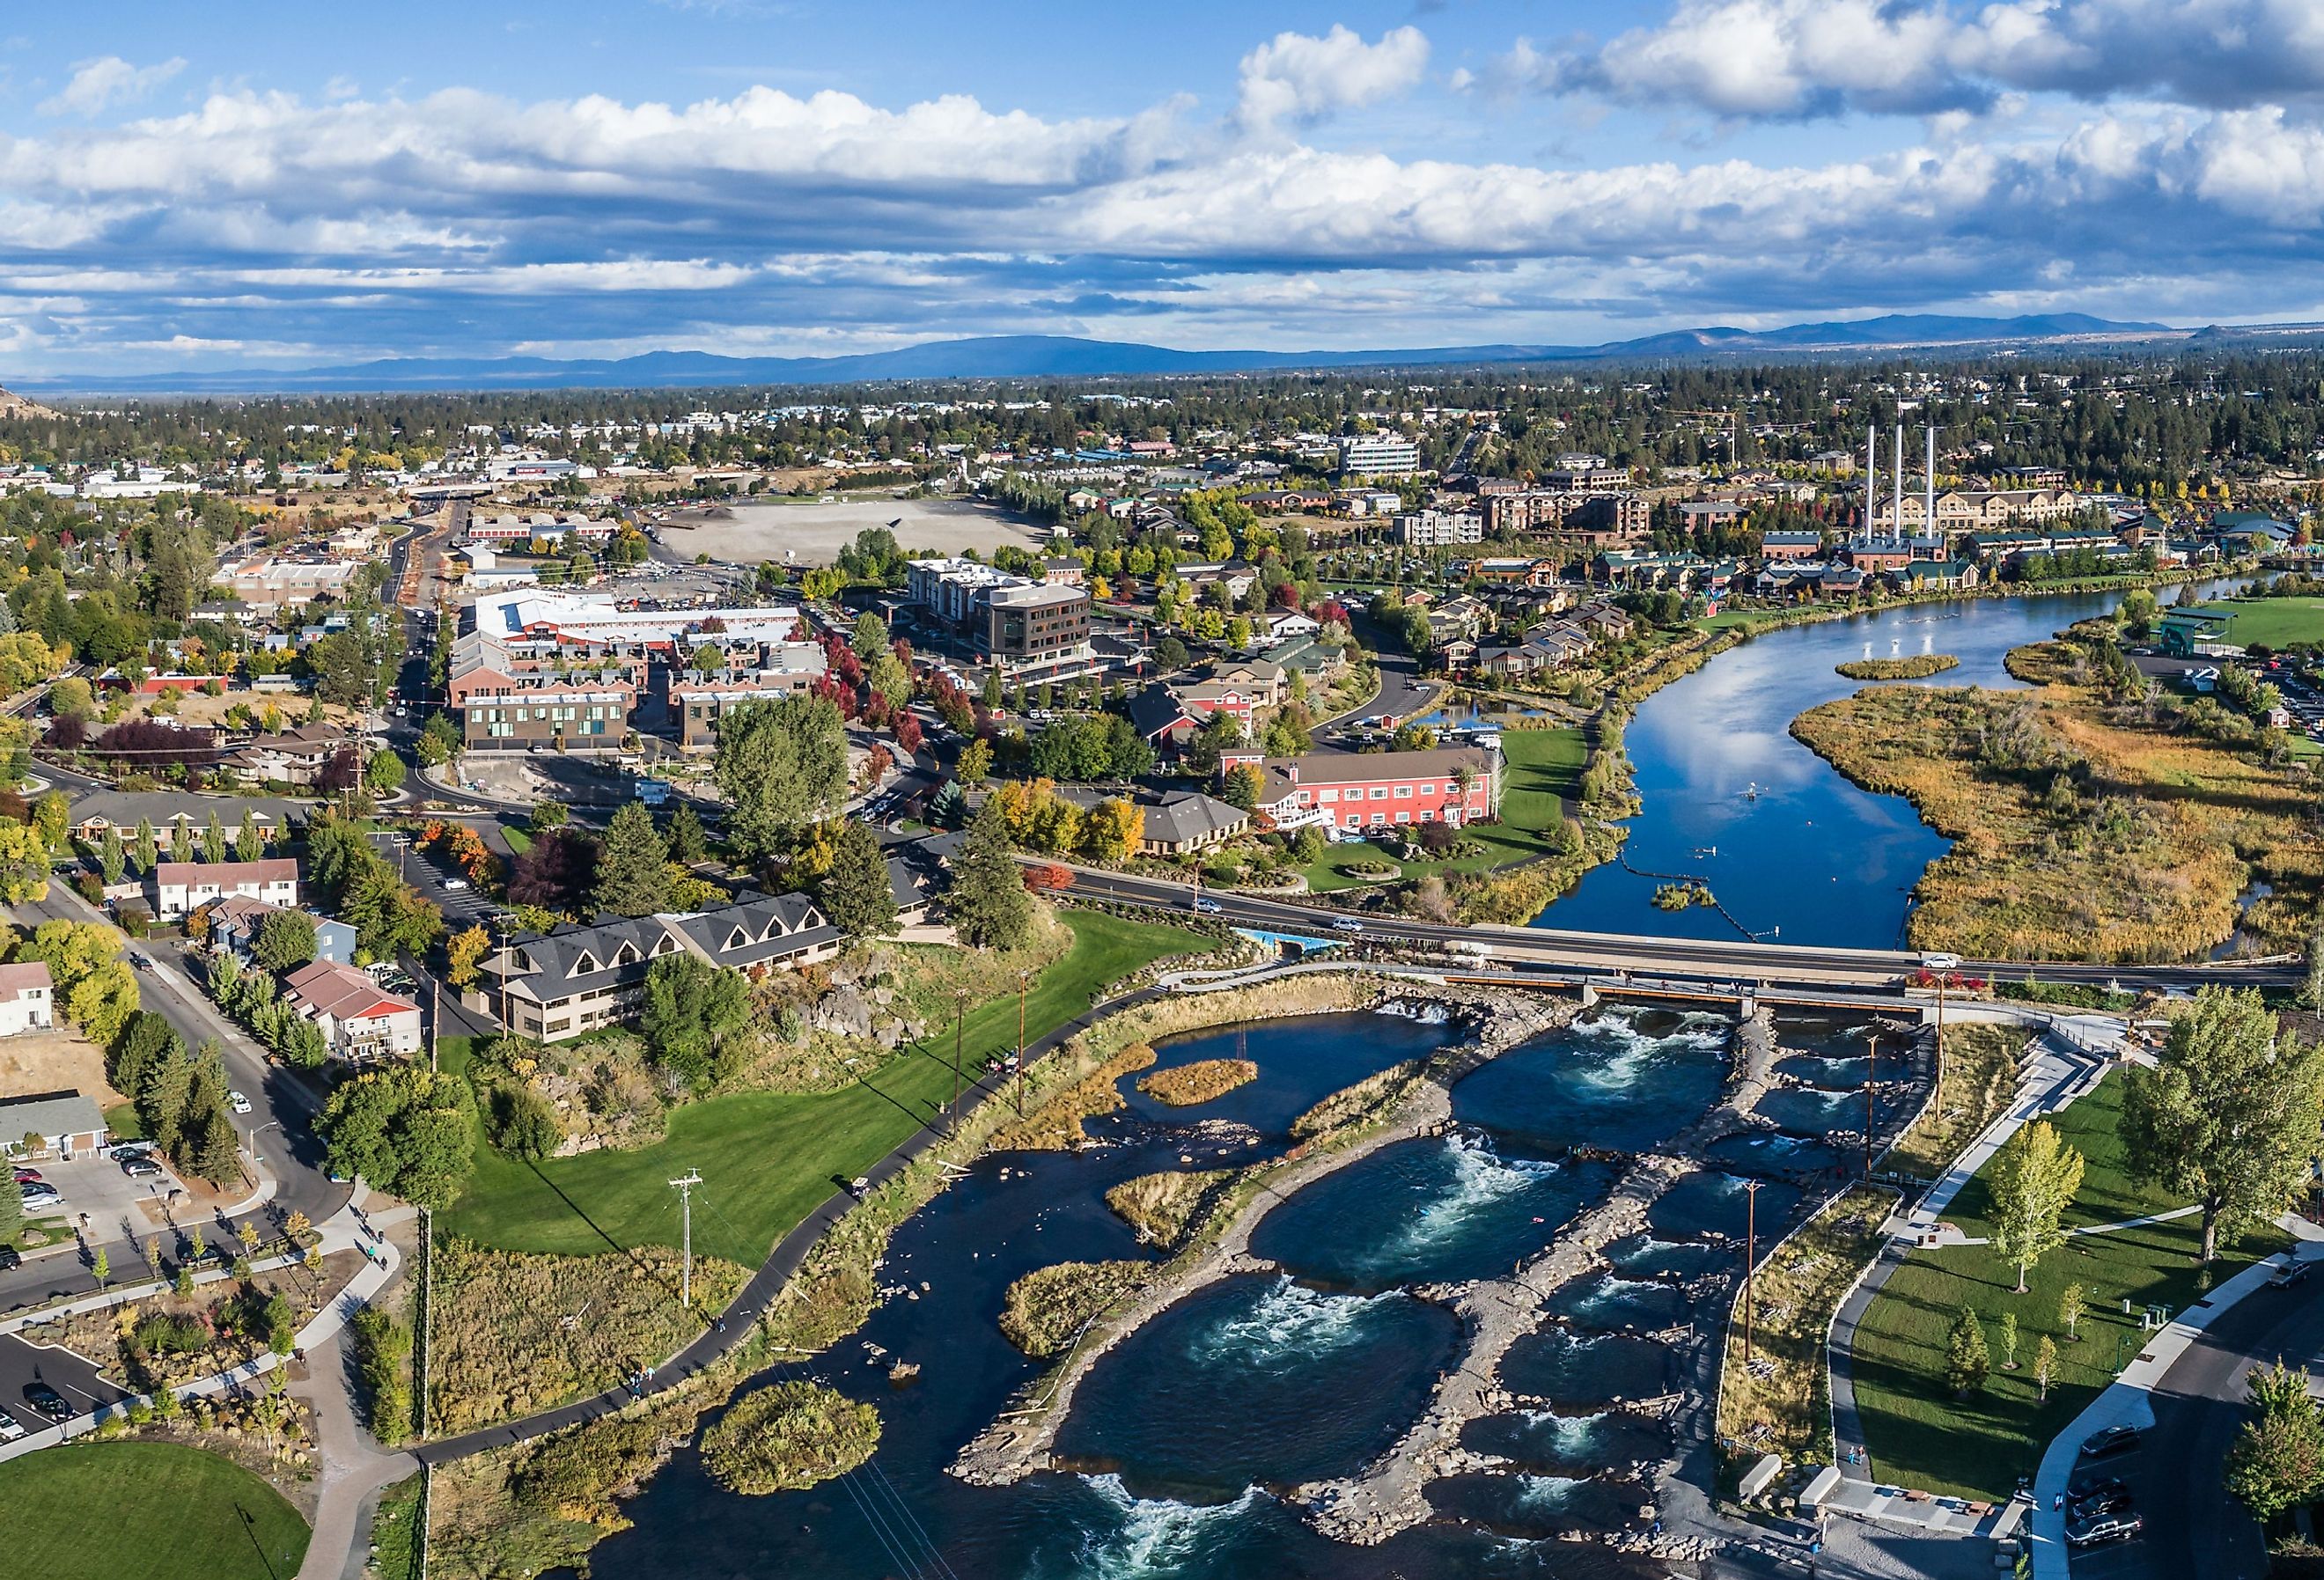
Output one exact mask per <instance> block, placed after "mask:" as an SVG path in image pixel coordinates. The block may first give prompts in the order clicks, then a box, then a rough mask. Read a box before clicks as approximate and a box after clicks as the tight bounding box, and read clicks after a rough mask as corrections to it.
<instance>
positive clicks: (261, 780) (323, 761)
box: [218, 725, 360, 790]
mask: <svg viewBox="0 0 2324 1580" xmlns="http://www.w3.org/2000/svg"><path fill="white" fill-rule="evenodd" d="M354 749H355V742H354V741H353V740H352V739H350V738H349V737H348V735H347V734H346V732H345V731H344V730H336V729H333V728H331V727H330V726H329V725H297V726H295V727H293V728H291V729H287V730H279V731H277V732H275V733H274V734H273V735H254V736H252V737H251V738H250V739H249V740H247V741H245V742H244V743H243V744H241V745H239V746H237V747H235V749H234V750H233V751H232V752H230V753H227V754H226V757H225V758H223V759H222V760H221V761H220V762H219V763H218V767H219V768H220V770H221V771H223V772H226V773H230V774H232V775H234V776H235V778H236V779H242V780H247V781H251V782H253V783H255V784H287V785H293V786H296V787H298V788H299V789H301V790H311V789H313V788H314V787H315V786H316V785H317V784H318V783H319V782H320V781H321V780H322V778H323V772H324V770H326V769H327V768H328V767H329V766H330V764H331V760H332V759H333V758H334V757H337V755H338V754H339V753H342V752H345V751H350V750H354ZM357 771H358V772H360V758H359V757H358V767H357Z"/></svg>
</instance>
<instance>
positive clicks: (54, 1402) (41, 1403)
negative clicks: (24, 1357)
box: [24, 1382, 80, 1421]
mask: <svg viewBox="0 0 2324 1580" xmlns="http://www.w3.org/2000/svg"><path fill="white" fill-rule="evenodd" d="M24 1402H25V1403H27V1404H29V1405H31V1406H32V1408H33V1409H36V1410H38V1411H39V1412H40V1413H41V1414H42V1415H44V1416H46V1417H48V1418H49V1419H51V1420H52V1421H69V1420H71V1419H72V1418H73V1417H75V1416H77V1415H78V1414H79V1413H80V1412H79V1411H78V1410H76V1409H73V1407H72V1405H71V1403H70V1402H69V1401H68V1400H66V1398H65V1396H64V1395H63V1394H61V1393H59V1392H58V1391H56V1390H55V1389H53V1388H51V1387H50V1386H49V1385H48V1384H47V1383H45V1382H27V1383H26V1384H24Z"/></svg>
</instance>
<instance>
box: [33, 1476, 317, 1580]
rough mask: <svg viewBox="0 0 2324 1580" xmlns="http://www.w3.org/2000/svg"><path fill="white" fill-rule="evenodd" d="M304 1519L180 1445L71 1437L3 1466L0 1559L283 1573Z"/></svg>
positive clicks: (266, 1576) (183, 1576)
mask: <svg viewBox="0 0 2324 1580" xmlns="http://www.w3.org/2000/svg"><path fill="white" fill-rule="evenodd" d="M308 1535H309V1532H308V1529H307V1522H306V1521H305V1520H301V1519H300V1518H299V1511H297V1510H296V1509H293V1508H292V1507H291V1505H290V1504H289V1503H288V1502H287V1501H284V1499H283V1497H282V1494H281V1493H280V1492H276V1491H275V1490H274V1489H273V1488H272V1487H271V1486H268V1485H267V1484H266V1483H264V1482H263V1481H261V1480H259V1479H258V1477H256V1476H254V1475H253V1474H250V1473H249V1472H248V1471H246V1470H244V1469H243V1468H242V1467H241V1466H239V1465H234V1464H231V1463H229V1462H228V1461H226V1460H223V1459H220V1458H218V1457H217V1455H214V1454H205V1453H203V1452H202V1451H201V1450H200V1449H198V1448H187V1447H183V1446H180V1445H178V1444H175V1443H95V1444H72V1445H69V1446H65V1447H62V1448H44V1449H42V1451H41V1452H40V1453H38V1454H27V1455H23V1456H22V1457H20V1458H16V1459H12V1460H10V1461H8V1462H7V1463H6V1464H5V1465H0V1553H5V1555H6V1557H5V1560H0V1566H5V1569H6V1571H7V1572H8V1573H9V1574H12V1575H40V1576H41V1577H42V1580H289V1577H290V1576H291V1575H295V1574H297V1573H298V1572H299V1565H300V1562H301V1561H302V1560H303V1559H304V1558H305V1557H306V1556H307V1538H308Z"/></svg>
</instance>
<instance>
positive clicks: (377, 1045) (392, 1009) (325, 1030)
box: [282, 960, 420, 1064]
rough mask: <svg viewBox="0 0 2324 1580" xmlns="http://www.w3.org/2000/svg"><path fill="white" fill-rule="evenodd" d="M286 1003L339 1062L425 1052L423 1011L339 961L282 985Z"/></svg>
mask: <svg viewBox="0 0 2324 1580" xmlns="http://www.w3.org/2000/svg"><path fill="white" fill-rule="evenodd" d="M282 1002H283V1003H286V1004H289V1005H290V1006H291V1008H292V1009H293V1010H295V1011H297V1012H298V1013H299V1014H300V1016H301V1017H302V1018H304V1019H305V1020H307V1021H311V1022H312V1023H313V1024H314V1026H315V1029H316V1030H318V1031H320V1032H322V1034H323V1042H324V1045H325V1046H326V1047H327V1048H329V1049H330V1050H331V1053H332V1054H333V1056H334V1057H336V1058H343V1059H346V1061H348V1062H349V1063H350V1064H368V1063H371V1062H373V1061H374V1060H378V1059H383V1058H410V1056H411V1055H413V1054H415V1053H418V1052H419V1051H420V1006H419V1005H418V1004H416V1003H412V1002H411V1001H410V999H407V998H402V997H399V996H398V995H397V994H394V993H389V992H387V991H386V990H385V989H384V988H383V987H381V986H380V985H379V984H378V983H376V982H374V981H373V980H372V979H371V976H370V975H369V974H368V973H365V972H362V971H358V970H356V969H355V967H354V966H343V965H341V964H339V963H338V962H337V961H336V960H317V961H314V962H312V963H310V964H309V965H305V966H300V967H299V969H298V970H296V971H293V972H292V973H291V974H290V975H288V976H286V977H284V978H283V979H282Z"/></svg>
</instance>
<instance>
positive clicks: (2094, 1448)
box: [2082, 1427, 2143, 1459]
mask: <svg viewBox="0 0 2324 1580" xmlns="http://www.w3.org/2000/svg"><path fill="white" fill-rule="evenodd" d="M2142 1440H2143V1434H2141V1433H2140V1431H2139V1429H2138V1428H2136V1427H2107V1428H2104V1429H2102V1430H2099V1431H2096V1432H2092V1433H2091V1434H2090V1435H2089V1437H2085V1438H2083V1439H2082V1454H2083V1455H2084V1457H2086V1458H2089V1459H2100V1458H2104V1457H2105V1456H2106V1455H2109V1454H2127V1453H2129V1452H2130V1451H2131V1450H2132V1449H2134V1448H2135V1447H2137V1446H2138V1445H2139V1443H2140V1442H2141V1441H2142Z"/></svg>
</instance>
